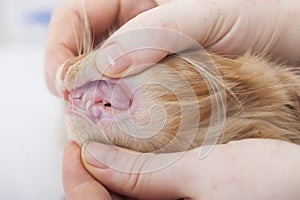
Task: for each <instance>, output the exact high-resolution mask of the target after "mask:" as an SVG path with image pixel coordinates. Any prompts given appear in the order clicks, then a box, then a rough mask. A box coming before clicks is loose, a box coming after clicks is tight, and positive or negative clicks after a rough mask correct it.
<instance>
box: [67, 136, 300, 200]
mask: <svg viewBox="0 0 300 200" xmlns="http://www.w3.org/2000/svg"><path fill="white" fill-rule="evenodd" d="M73 147H74V146H73ZM79 151H80V150H79V148H78V147H77V149H76V148H73V151H69V153H66V154H65V162H64V172H65V173H64V177H63V178H64V186H65V191H66V194H67V195H69V197H70V199H78V200H79V199H87V198H86V197H87V196H84V195H89V196H88V197H90V198H88V199H96V197H98V199H105V198H106V199H109V198H112V197H109V193H108V192H107V190H106V191H103V186H102V185H100V183H101V184H103V185H104V186H105V187H106V188H108V189H109V190H110V191H114V192H115V193H114V194H116V193H118V194H121V195H124V196H130V197H133V198H137V199H179V198H186V199H297V198H298V197H299V195H300V192H299V191H300V175H299V173H298V166H299V165H300V147H299V146H297V145H295V144H291V143H287V142H283V141H277V140H267V139H266V140H264V139H247V140H241V141H235V142H231V143H228V144H223V145H216V146H215V147H214V149H213V151H212V152H211V153H210V154H209V155H208V156H207V157H206V158H204V159H202V160H201V159H199V148H196V149H194V150H191V151H188V152H186V153H184V154H181V153H172V154H157V155H156V154H141V153H138V152H133V151H129V150H126V149H122V148H120V147H115V146H109V145H104V144H100V143H95V142H91V143H88V144H87V145H86V146H84V147H83V149H82V162H83V165H84V166H85V167H86V169H87V170H88V171H89V172H90V174H91V175H92V176H93V177H95V178H93V177H92V176H91V175H89V174H88V173H87V172H85V171H84V170H83V167H82V165H81V163H80V164H76V162H77V163H78V162H79V161H78V160H80V159H79V158H78V157H79V156H80V155H79ZM177 156H178V157H177ZM70 158H73V161H70V160H72V159H70ZM170 158H171V160H172V159H173V158H178V160H176V161H175V162H174V163H169V165H166V166H165V167H163V168H160V169H159V170H156V171H153V172H151V170H150V169H156V168H157V167H161V166H162V165H161V164H162V163H163V162H165V160H168V159H170ZM74 162H75V164H74ZM166 164H167V163H166ZM77 166H80V170H79V172H78V171H77V172H76V170H77V169H78V168H77ZM145 170H146V171H148V173H138V172H142V171H145ZM126 171H127V172H126ZM68 174H69V175H68ZM70 174H73V175H70ZM96 180H97V181H99V182H96ZM71 194H72V195H71ZM93 195H94V196H93ZM96 195H98V196H96ZM101 195H103V196H101ZM105 195H106V196H105ZM71 197H73V198H71ZM92 197H95V198H92ZM100 197H102V198H100ZM118 198H120V199H121V196H120V195H119V196H118Z"/></svg>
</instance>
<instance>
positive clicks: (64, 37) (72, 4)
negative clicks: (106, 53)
mask: <svg viewBox="0 0 300 200" xmlns="http://www.w3.org/2000/svg"><path fill="white" fill-rule="evenodd" d="M82 6H83V4H82V0H75V1H68V2H67V3H65V4H63V5H62V6H60V7H59V8H57V9H56V10H55V11H54V12H53V14H52V17H51V21H50V24H49V30H48V36H47V41H46V49H45V64H44V66H45V73H46V83H47V85H48V87H49V89H50V91H52V92H54V94H57V92H56V88H55V85H54V82H55V76H56V71H57V69H58V68H59V66H61V65H62V64H63V63H65V62H66V61H67V60H68V59H69V58H71V57H73V56H76V55H77V54H78V51H79V43H80V42H81V40H82V32H83V30H82V27H81V25H82V10H83V8H82ZM154 6H156V3H155V2H154V1H151V0H139V1H138V0H127V1H105V0H86V1H85V7H86V12H87V15H88V19H89V23H90V26H91V31H92V33H94V37H95V40H96V42H97V41H101V39H104V37H105V35H106V33H107V32H109V30H110V29H111V27H113V26H117V27H118V26H120V25H122V24H123V23H125V22H126V21H127V20H129V19H130V18H132V17H134V16H135V15H137V14H138V13H140V12H142V11H144V10H147V9H150V8H152V7H154ZM99 38H100V39H99Z"/></svg>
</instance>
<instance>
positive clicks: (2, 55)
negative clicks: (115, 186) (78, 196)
mask: <svg viewBox="0 0 300 200" xmlns="http://www.w3.org/2000/svg"><path fill="white" fill-rule="evenodd" d="M58 1H60V0H56V1H55V0H53V1H49V0H43V1H37V0H11V1H5V0H0V92H1V96H0V137H1V138H0V159H1V161H0V200H41V199H43V200H62V199H64V194H63V188H62V182H61V161H62V154H63V146H64V144H65V141H66V131H65V127H64V103H63V102H62V100H60V99H58V98H56V97H54V96H52V95H51V94H50V93H49V92H48V90H47V88H46V85H45V83H44V74H43V59H44V58H43V57H44V41H45V38H46V32H47V24H46V25H45V23H44V22H43V23H42V22H41V23H40V21H39V20H38V19H37V20H36V19H34V20H33V21H30V20H29V21H28V20H27V21H26V20H24V19H25V18H26V16H37V17H38V16H43V17H45V15H46V14H47V13H48V14H49V13H50V11H51V10H52V9H53V8H54V7H55V5H56V4H57V3H58ZM38 2H39V3H38ZM42 2H43V3H42ZM43 12H44V13H43ZM44 14H45V15H44Z"/></svg>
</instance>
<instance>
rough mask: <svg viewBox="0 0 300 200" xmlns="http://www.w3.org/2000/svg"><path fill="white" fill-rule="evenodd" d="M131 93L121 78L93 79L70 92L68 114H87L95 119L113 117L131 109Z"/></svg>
mask: <svg viewBox="0 0 300 200" xmlns="http://www.w3.org/2000/svg"><path fill="white" fill-rule="evenodd" d="M130 94H131V93H129V89H128V88H127V87H126V84H124V82H123V81H121V80H116V79H105V80H97V81H92V82H89V83H87V84H85V85H83V86H81V87H79V88H77V89H75V90H73V91H71V92H70V93H69V94H68V100H69V106H68V108H67V114H81V115H82V114H83V115H87V116H88V117H89V118H91V119H92V120H93V121H99V120H101V119H104V118H112V115H115V114H118V113H121V112H124V111H128V110H129V109H130V107H131V105H132V102H133V99H132V96H130Z"/></svg>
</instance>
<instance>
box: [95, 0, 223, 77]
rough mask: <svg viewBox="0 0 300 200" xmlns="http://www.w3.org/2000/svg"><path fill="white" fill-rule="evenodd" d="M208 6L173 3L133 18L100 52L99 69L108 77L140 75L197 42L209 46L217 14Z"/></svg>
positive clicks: (201, 3) (192, 3)
mask: <svg viewBox="0 0 300 200" xmlns="http://www.w3.org/2000/svg"><path fill="white" fill-rule="evenodd" d="M206 4H207V3H205V1H201V2H197V3H195V1H190V0H189V1H185V2H184V3H182V1H172V2H171V3H167V4H165V5H161V6H158V7H155V8H153V9H150V10H148V11H145V12H143V13H141V14H139V15H138V16H136V17H134V18H133V19H132V20H130V21H129V22H127V23H126V24H124V25H123V26H122V27H121V28H120V29H119V30H118V31H117V32H115V33H114V34H113V35H112V36H111V37H110V38H109V39H108V40H107V41H106V42H105V44H104V45H103V46H102V47H101V49H100V50H98V56H97V57H98V60H99V61H98V64H97V67H98V69H99V70H100V71H101V72H102V73H103V74H105V75H106V76H109V77H115V78H119V77H122V76H124V73H125V70H127V69H129V71H127V72H126V75H131V74H135V73H139V72H141V71H143V70H145V69H146V68H148V67H149V66H151V65H153V64H155V63H157V62H158V61H160V60H161V59H162V58H164V57H165V56H166V55H168V54H169V53H174V52H179V51H182V50H185V49H188V48H190V47H191V46H193V45H195V44H197V43H198V42H199V43H201V44H202V45H203V46H204V47H206V46H208V45H209V44H207V43H206V37H207V33H209V32H210V29H211V27H215V26H213V25H214V24H215V23H216V21H217V20H218V19H217V18H218V15H217V12H216V10H215V9H214V8H213V7H212V5H206ZM187 11H188V12H187ZM174 13H176V14H174ZM199 13H200V14H199ZM187 21H188V22H189V23H186V22H187ZM149 28H150V29H149ZM225 31H227V30H224V32H225ZM182 34H183V35H182ZM218 37H221V36H218ZM216 40H218V38H216ZM112 59H113V60H114V61H113V62H112Z"/></svg>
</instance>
